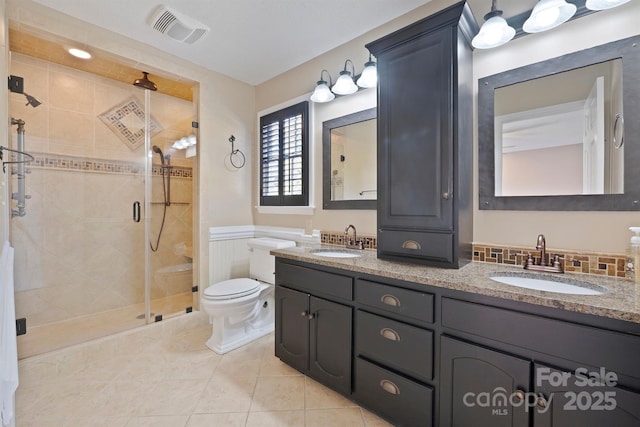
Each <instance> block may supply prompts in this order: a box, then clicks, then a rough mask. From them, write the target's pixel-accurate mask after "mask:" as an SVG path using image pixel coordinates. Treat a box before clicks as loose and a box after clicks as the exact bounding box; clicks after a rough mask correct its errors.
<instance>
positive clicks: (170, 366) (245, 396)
mask: <svg viewBox="0 0 640 427" xmlns="http://www.w3.org/2000/svg"><path fill="white" fill-rule="evenodd" d="M210 333H211V327H210V326H209V325H208V324H207V323H206V318H203V315H202V314H200V313H192V314H188V315H183V316H179V317H177V318H173V319H169V320H166V321H162V322H160V323H158V324H153V325H148V326H144V327H141V328H139V329H138V330H136V331H128V332H124V333H120V334H116V335H114V336H111V337H106V338H102V339H98V340H94V341H92V342H89V343H85V344H81V345H78V346H74V347H70V348H67V349H64V350H59V351H55V352H51V353H47V354H44V355H41V356H36V357H30V358H27V359H24V360H22V361H21V362H20V387H19V389H18V393H17V396H16V412H17V423H16V425H17V426H18V427H31V426H34V427H35V426H37V427H92V426H109V427H131V426H134V427H145V426H154V427H174V426H175V427H200V426H202V427H212V426H225V427H233V426H251V427H254V426H277V427H283V426H308V427H314V426H322V427H327V426H332V427H338V426H345V427H352V426H376V427H378V426H380V427H382V426H390V424H388V423H386V422H385V421H383V420H382V419H380V418H378V417H376V416H375V415H374V414H372V413H370V412H368V411H367V410H365V409H362V408H360V407H359V406H357V405H356V404H355V403H353V402H351V401H349V400H347V399H345V398H344V397H342V396H340V395H338V394H337V393H335V392H333V391H332V390H329V389H327V388H325V387H324V386H322V385H320V384H319V383H317V382H316V381H314V380H312V379H310V378H308V377H306V376H304V375H302V374H300V373H299V372H298V371H296V370H293V369H291V368H290V367H288V366H287V365H285V364H283V363H282V362H280V360H279V359H278V358H276V357H275V356H273V348H274V341H273V334H271V335H268V336H266V337H264V338H262V339H260V340H257V341H255V342H253V343H251V344H248V345H246V346H244V347H242V348H240V349H237V350H234V351H232V352H229V353H227V354H225V355H224V356H221V355H218V354H216V353H214V352H212V351H211V350H209V349H208V348H207V347H206V346H205V345H204V342H205V340H206V339H207V338H208V337H209V334H210Z"/></svg>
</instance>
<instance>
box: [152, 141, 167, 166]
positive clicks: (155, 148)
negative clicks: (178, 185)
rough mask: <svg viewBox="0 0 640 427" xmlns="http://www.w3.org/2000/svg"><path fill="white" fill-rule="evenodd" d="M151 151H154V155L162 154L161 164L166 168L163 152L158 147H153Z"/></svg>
mask: <svg viewBox="0 0 640 427" xmlns="http://www.w3.org/2000/svg"><path fill="white" fill-rule="evenodd" d="M151 149H152V150H153V152H154V153H158V154H160V162H162V166H164V154H163V153H162V150H161V149H160V147H158V146H157V145H154V146H153V147H151Z"/></svg>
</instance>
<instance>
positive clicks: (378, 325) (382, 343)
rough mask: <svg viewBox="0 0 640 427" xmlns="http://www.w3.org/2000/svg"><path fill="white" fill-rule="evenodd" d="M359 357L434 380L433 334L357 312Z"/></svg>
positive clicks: (423, 378)
mask: <svg viewBox="0 0 640 427" xmlns="http://www.w3.org/2000/svg"><path fill="white" fill-rule="evenodd" d="M356 354H357V355H360V356H364V357H366V358H367V359H371V360H373V361H375V362H378V363H380V364H381V365H385V366H388V367H389V368H392V369H394V370H396V371H400V372H402V373H405V374H407V375H410V376H412V377H415V378H417V379H420V380H423V381H430V380H431V379H432V378H433V332H431V331H429V330H426V329H422V328H418V327H415V326H410V325H407V324H406V323H402V322H397V321H395V320H391V319H387V318H385V317H382V316H376V315H375V314H370V313H367V312H364V311H360V310H358V311H357V312H356Z"/></svg>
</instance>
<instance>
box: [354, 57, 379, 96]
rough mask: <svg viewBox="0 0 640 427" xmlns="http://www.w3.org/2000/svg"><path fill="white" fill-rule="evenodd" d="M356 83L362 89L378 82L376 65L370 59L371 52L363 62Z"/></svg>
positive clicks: (373, 85)
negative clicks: (362, 67) (362, 68)
mask: <svg viewBox="0 0 640 427" xmlns="http://www.w3.org/2000/svg"><path fill="white" fill-rule="evenodd" d="M356 84H357V85H358V86H360V87H361V88H364V89H368V88H370V87H375V86H376V85H377V84H378V67H377V66H376V63H375V62H374V61H372V60H371V54H369V60H368V61H367V62H365V63H364V70H362V74H360V78H359V79H358V81H357V82H356Z"/></svg>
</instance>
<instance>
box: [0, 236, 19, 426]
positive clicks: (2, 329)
mask: <svg viewBox="0 0 640 427" xmlns="http://www.w3.org/2000/svg"><path fill="white" fill-rule="evenodd" d="M0 297H1V298H0V419H2V425H3V426H6V425H9V423H12V421H13V417H14V413H13V411H14V407H15V401H14V398H15V393H16V389H17V388H18V343H17V338H16V308H15V300H14V294H13V248H12V247H11V246H10V245H9V242H7V241H5V242H4V245H3V246H2V252H0Z"/></svg>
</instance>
